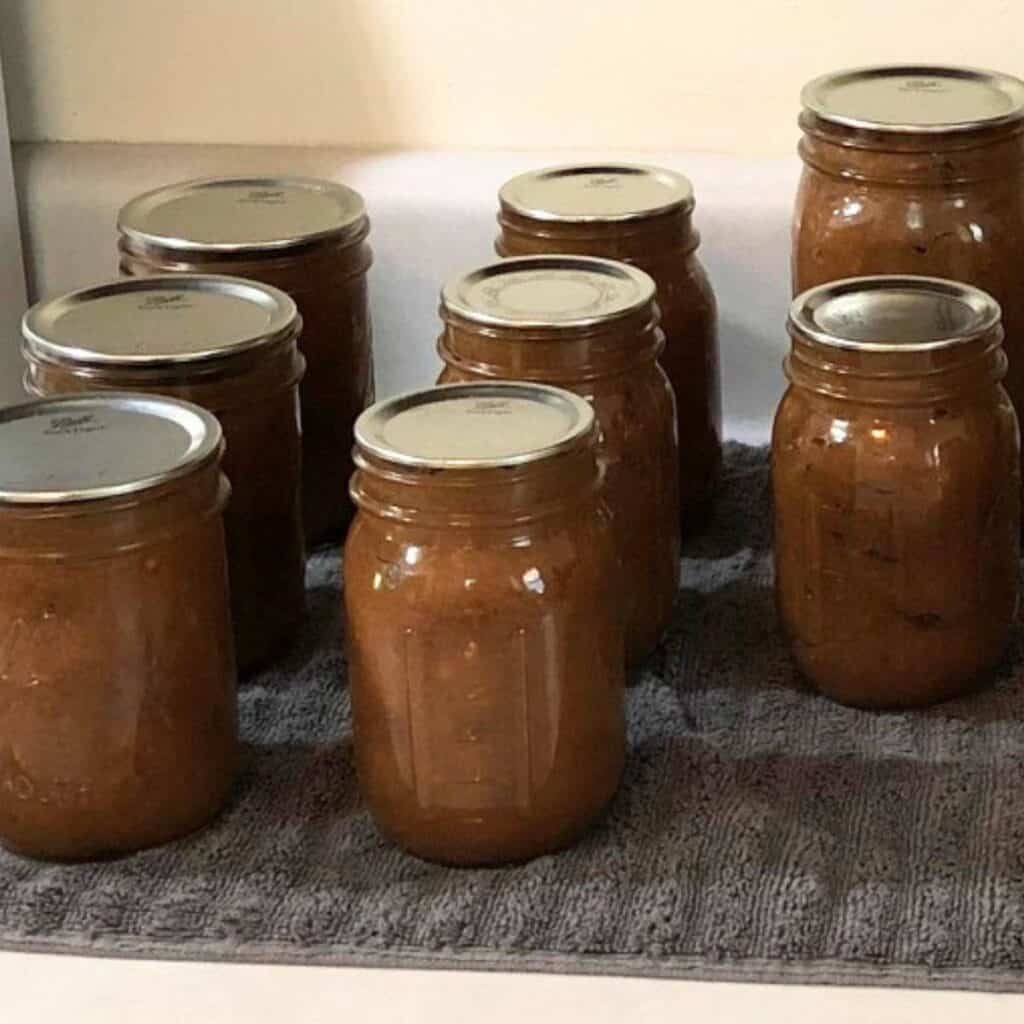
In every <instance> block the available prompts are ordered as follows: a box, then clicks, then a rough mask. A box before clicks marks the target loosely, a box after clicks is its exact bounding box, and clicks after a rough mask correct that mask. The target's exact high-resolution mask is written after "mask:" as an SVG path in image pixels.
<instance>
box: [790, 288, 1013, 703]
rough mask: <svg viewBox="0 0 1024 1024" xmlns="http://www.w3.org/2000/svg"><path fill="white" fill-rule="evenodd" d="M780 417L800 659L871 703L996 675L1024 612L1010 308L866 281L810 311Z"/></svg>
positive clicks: (824, 683)
mask: <svg viewBox="0 0 1024 1024" xmlns="http://www.w3.org/2000/svg"><path fill="white" fill-rule="evenodd" d="M789 326H790V333H791V335H792V350H791V352H790V355H789V357H788V359H787V360H786V373H787V376H788V377H789V381H790V385H789V389H788V390H787V392H786V394H785V396H784V397H783V399H782V403H781V405H780V406H779V410H778V413H777V414H776V418H775V429H774V435H773V438H772V480H773V484H774V491H775V568H776V588H777V595H778V604H779V612H780V615H781V618H782V624H783V627H784V629H785V631H786V633H787V634H788V636H789V639H790V643H791V645H792V650H793V654H794V657H795V659H796V662H797V665H798V666H799V667H800V669H801V670H802V671H803V673H804V674H805V675H806V676H807V678H808V679H809V680H810V681H811V682H812V683H813V684H814V685H815V686H816V687H817V688H818V689H820V690H821V691H822V692H823V693H825V694H828V695H829V696H830V697H833V698H834V699H836V700H839V701H842V702H843V703H847V704H855V705H860V706H867V707H878V706H893V707H901V706H911V705H922V704H930V703H932V702H935V701H938V700H942V699H944V698H947V697H951V696H954V695H956V694H960V693H963V692H965V691H967V690H969V689H972V688H974V687H976V686H978V685H980V684H981V683H982V682H984V681H985V678H986V675H987V674H988V673H989V672H990V671H991V669H992V668H993V667H994V666H995V664H996V663H997V662H998V661H999V659H1000V657H1001V655H1002V654H1003V652H1004V650H1005V648H1006V644H1007V641H1008V639H1009V635H1010V629H1011V624H1012V622H1013V620H1014V617H1015V613H1016V608H1017V574H1018V570H1019V562H1018V558H1019V554H1020V551H1019V547H1020V541H1019V529H1020V475H1019V462H1018V459H1019V440H1018V430H1017V418H1016V416H1015V414H1014V411H1013V406H1012V405H1011V403H1010V400H1009V398H1008V397H1007V394H1006V392H1005V391H1004V390H1003V388H1002V386H1001V384H1000V380H1001V378H1002V377H1003V375H1004V373H1005V372H1006V356H1005V354H1004V352H1003V348H1002V344H1001V339H1002V330H1001V328H1000V324H999V307H998V305H997V304H996V302H995V301H994V300H993V299H992V298H991V297H990V296H989V295H987V294H985V293H984V292H982V291H979V290H978V289H976V288H972V287H970V286H968V285H963V284H959V283H956V282H952V281H944V280H940V279H935V278H921V277H909V276H908V277H899V276H893V277H866V278H859V279H851V280H845V281H839V282H835V283H832V284H828V285H821V286H819V287H817V288H813V289H811V290H810V291H807V292H805V293H803V294H802V295H801V296H799V297H798V298H797V299H796V301H795V302H794V303H793V307H792V310H791V312H790V319H789Z"/></svg>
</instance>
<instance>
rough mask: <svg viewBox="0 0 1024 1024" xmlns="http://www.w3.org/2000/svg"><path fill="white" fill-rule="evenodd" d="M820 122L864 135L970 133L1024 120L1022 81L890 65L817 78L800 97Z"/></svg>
mask: <svg viewBox="0 0 1024 1024" xmlns="http://www.w3.org/2000/svg"><path fill="white" fill-rule="evenodd" d="M800 99H801V102H802V104H803V106H804V109H805V110H809V111H810V112H811V113H813V114H815V115H817V116H818V117H819V118H821V119H822V120H824V121H829V122H831V123H833V124H839V125H844V126H846V127H849V128H861V129H866V130H869V131H883V132H905V133H917V134H924V133H938V132H956V131H970V130H972V129H979V128H988V127H992V126H995V125H999V124H1006V123H1008V122H1011V121H1017V120H1020V119H1022V118H1024V81H1021V80H1020V79H1019V78H1014V77H1013V76H1012V75H1006V74H1002V73H1000V72H996V71H983V70H979V69H977V68H961V67H943V66H940V65H931V64H894V65H880V66H878V67H865V68H852V69H850V70H846V71H835V72H832V73H831V74H828V75H822V76H821V77H820V78H815V79H814V80H813V81H811V82H808V83H807V85H805V86H804V88H803V90H802V92H801V93H800Z"/></svg>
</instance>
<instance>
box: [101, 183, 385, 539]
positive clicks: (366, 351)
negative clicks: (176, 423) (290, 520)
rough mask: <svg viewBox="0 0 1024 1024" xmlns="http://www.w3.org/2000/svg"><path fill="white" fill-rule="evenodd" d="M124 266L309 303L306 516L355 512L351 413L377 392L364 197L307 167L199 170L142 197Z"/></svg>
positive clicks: (343, 516) (330, 533)
mask: <svg viewBox="0 0 1024 1024" xmlns="http://www.w3.org/2000/svg"><path fill="white" fill-rule="evenodd" d="M118 230H119V232H120V243H119V248H120V253H121V271H122V273H124V274H128V275H133V276H138V275H143V274H151V273H167V272H170V273H182V272H184V273H214V274H231V275H235V276H238V277H246V278H250V279H253V280H256V281H262V282H264V283H265V284H269V285H273V286H275V287H277V288H280V289H281V290H282V291H285V292H287V293H288V294H289V295H290V296H291V297H292V298H293V299H294V300H295V302H296V304H297V305H298V308H299V312H300V314H301V315H302V320H303V330H302V337H301V338H300V339H299V348H300V350H301V351H302V354H303V355H304V356H305V358H306V363H307V366H308V371H307V373H306V375H305V377H304V378H303V380H302V384H301V388H300V393H301V396H302V433H303V500H302V506H303V516H304V519H305V525H306V539H307V541H308V542H309V543H311V544H314V543H319V542H320V541H323V540H326V539H330V538H332V537H338V536H341V535H342V534H343V532H344V529H345V527H346V526H347V525H348V523H349V520H350V519H351V516H352V507H351V505H350V503H349V499H348V490H347V488H348V479H349V476H350V475H351V473H352V457H351V452H352V425H353V424H354V423H355V419H356V417H357V416H358V415H359V413H360V412H362V410H363V409H365V408H366V406H367V405H369V403H370V402H372V401H373V354H372V349H371V331H370V315H369V309H368V305H367V285H366V273H367V270H368V269H369V267H370V262H371V259H372V255H371V252H370V247H369V245H368V243H367V241H366V239H367V235H368V234H369V230H370V222H369V220H368V219H367V216H366V207H365V204H364V203H363V199H362V197H361V196H360V195H359V194H358V193H357V192H354V191H353V190H352V189H350V188H346V187H345V186H344V185H339V184H336V183H334V182H330V181H319V180H315V179H308V178H214V179H208V180H201V181H189V182H184V183H181V184H177V185H169V186H167V187H165V188H161V189H157V190H155V191H153V192H147V193H146V194H144V195H141V196H139V197H138V198H136V199H133V200H132V201H131V202H130V203H128V205H127V206H125V207H124V208H123V209H122V210H121V213H120V215H119V217H118Z"/></svg>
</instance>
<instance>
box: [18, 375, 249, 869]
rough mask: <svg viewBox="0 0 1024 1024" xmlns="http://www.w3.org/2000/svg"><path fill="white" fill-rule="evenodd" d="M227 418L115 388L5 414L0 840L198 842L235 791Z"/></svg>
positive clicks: (81, 849)
mask: <svg viewBox="0 0 1024 1024" xmlns="http://www.w3.org/2000/svg"><path fill="white" fill-rule="evenodd" d="M221 450H222V441H221V429H220V426H219V425H218V423H217V421H216V419H215V418H214V417H213V416H211V415H210V414H209V413H207V412H204V411H203V410H202V409H199V408H197V407H195V406H192V405H189V404H186V403H184V402H177V401H173V400H170V399H165V398H159V397H152V396H143V395H128V394H116V393H108V394H105V395H102V396H98V395H81V396H73V397H71V396H69V397H64V398H57V399H49V400H45V401H39V402H32V403H29V404H26V405H20V406H13V407H10V408H7V409H4V410H2V411H0V580H2V581H3V583H2V585H0V842H2V843H3V844H4V845H5V846H7V847H9V848H10V849H11V850H14V851H15V852H18V853H21V854H24V855H27V856H31V857H38V858H44V859H53V860H75V859H83V858H91V857H100V856H107V855H111V854H119V853H126V852H128V851H131V850H138V849H141V848H143V847H147V846H152V845H155V844H157V843H163V842H166V841H168V840H171V839H174V838H177V837H179V836H182V835H185V834H186V833H188V832H191V831H193V830H194V829H196V828H198V827H199V826H201V825H203V824H205V823H206V822H207V821H209V820H210V818H212V817H213V816H214V815H215V814H216V813H217V812H218V811H219V810H220V808H221V806H222V805H223V804H224V802H225V800H226V798H227V796H228V793H229V791H230V788H231V785H232V780H233V777H234V773H235V769H236V759H237V745H238V740H237V734H238V728H237V710H236V690H235V661H234V651H233V649H232V639H231V620H230V613H229V608H228V583H227V570H226V561H225V553H224V531H223V527H222V524H221V511H222V509H223V508H224V504H225V501H226V500H227V496H228V484H227V482H226V481H225V479H224V477H223V476H222V475H221V473H220V470H219V462H220V454H221Z"/></svg>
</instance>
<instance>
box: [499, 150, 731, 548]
mask: <svg viewBox="0 0 1024 1024" xmlns="http://www.w3.org/2000/svg"><path fill="white" fill-rule="evenodd" d="M499 201H500V204H501V210H500V213H499V214H498V224H499V225H500V227H501V234H500V235H499V236H498V240H497V243H496V248H497V251H498V254H499V255H500V256H532V255H536V254H542V253H552V254H558V253H579V254H581V255H585V256H602V257H606V258H608V259H614V260H621V261H623V262H625V263H630V264H632V265H633V266H636V267H639V268H640V269H641V270H644V271H646V272H647V273H648V274H650V275H651V277H652V278H654V281H655V282H656V284H657V286H658V309H659V310H660V313H661V328H662V330H663V331H664V332H665V347H664V349H662V352H661V355H660V356H659V362H660V363H661V365H662V367H663V368H664V370H665V373H666V375H667V376H668V379H669V382H670V383H671V385H672V388H673V390H674V392H675V397H676V419H677V423H678V435H679V467H678V472H679V509H680V513H681V516H682V526H683V529H684V530H689V529H691V528H694V527H696V526H699V525H700V523H701V522H703V521H704V520H705V519H706V518H707V515H708V512H709V510H710V505H711V499H712V495H713V493H714V489H715V483H716V481H717V479H718V473H719V468H720V465H721V461H722V395H721V390H722V389H721V382H720V375H719V360H718V329H717V310H716V305H715V294H714V292H713V291H712V288H711V282H710V281H709V280H708V276H707V274H706V273H705V271H704V268H703V266H701V262H700V260H699V258H698V257H697V247H698V246H699V245H700V234H699V233H698V232H697V230H696V229H695V228H694V226H693V222H692V221H693V207H694V198H693V186H692V185H691V184H690V182H689V181H688V180H687V179H686V178H684V177H683V176H682V175H681V174H677V173H675V172H674V171H668V170H665V169H663V168H660V167H643V166H638V165H634V164H571V165H568V166H563V167H549V168H545V169H544V170H540V171H532V172H529V173H527V174H521V175H519V176H518V177H516V178H512V179H511V180H510V181H508V182H506V183H505V184H504V185H503V186H502V188H501V191H500V193H499Z"/></svg>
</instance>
